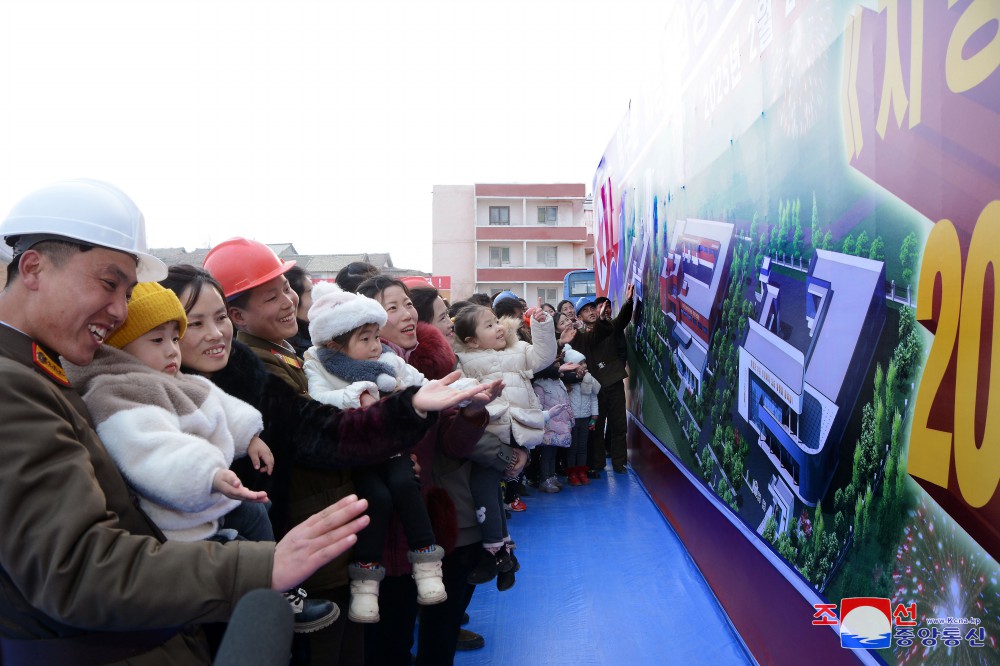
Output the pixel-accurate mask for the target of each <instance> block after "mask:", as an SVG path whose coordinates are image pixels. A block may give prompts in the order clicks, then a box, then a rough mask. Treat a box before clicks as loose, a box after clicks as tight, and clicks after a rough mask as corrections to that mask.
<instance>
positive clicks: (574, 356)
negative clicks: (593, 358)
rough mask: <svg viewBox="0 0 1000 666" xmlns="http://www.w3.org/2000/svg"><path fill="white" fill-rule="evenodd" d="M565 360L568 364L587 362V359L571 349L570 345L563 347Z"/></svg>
mask: <svg viewBox="0 0 1000 666" xmlns="http://www.w3.org/2000/svg"><path fill="white" fill-rule="evenodd" d="M563 360H564V361H566V362H567V363H583V362H584V361H586V360H587V357H586V356H584V355H583V354H581V353H580V352H578V351H577V350H575V349H573V348H572V347H570V346H569V343H566V344H565V345H563Z"/></svg>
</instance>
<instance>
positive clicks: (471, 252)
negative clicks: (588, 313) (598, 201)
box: [432, 183, 594, 305]
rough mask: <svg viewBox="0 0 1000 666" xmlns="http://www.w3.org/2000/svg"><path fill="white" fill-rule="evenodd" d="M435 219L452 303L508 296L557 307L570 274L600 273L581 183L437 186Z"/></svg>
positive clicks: (436, 246)
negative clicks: (478, 296)
mask: <svg viewBox="0 0 1000 666" xmlns="http://www.w3.org/2000/svg"><path fill="white" fill-rule="evenodd" d="M432 217H433V222H432V223H433V231H432V234H433V254H432V272H433V274H434V275H435V276H447V277H450V279H451V295H452V299H453V300H459V299H463V298H468V297H469V296H470V295H471V294H473V293H476V292H485V293H487V294H496V293H499V292H501V291H503V290H505V289H509V290H511V291H513V292H514V293H516V294H518V295H519V296H522V297H524V299H525V300H527V301H529V302H532V303H533V302H534V301H535V300H536V299H537V298H539V297H541V298H542V299H543V300H544V301H545V302H548V303H552V304H553V305H554V304H555V303H557V302H558V301H559V300H560V299H561V298H562V280H563V277H564V276H565V275H566V273H567V272H569V271H571V270H576V269H580V268H593V266H594V260H593V245H594V234H593V231H594V218H593V207H592V205H591V202H590V199H589V198H587V196H586V186H585V185H584V184H582V183H575V184H475V185H435V186H434V195H433V213H432Z"/></svg>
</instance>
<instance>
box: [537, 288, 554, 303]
mask: <svg viewBox="0 0 1000 666" xmlns="http://www.w3.org/2000/svg"><path fill="white" fill-rule="evenodd" d="M558 291H559V290H558V289H541V288H539V289H538V298H540V299H541V300H542V303H550V304H551V303H555V302H556V299H557V298H558Z"/></svg>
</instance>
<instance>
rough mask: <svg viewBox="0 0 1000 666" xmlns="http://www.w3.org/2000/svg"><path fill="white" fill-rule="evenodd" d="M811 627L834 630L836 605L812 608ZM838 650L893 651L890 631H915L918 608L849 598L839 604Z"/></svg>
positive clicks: (874, 598)
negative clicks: (897, 629) (832, 627)
mask: <svg viewBox="0 0 1000 666" xmlns="http://www.w3.org/2000/svg"><path fill="white" fill-rule="evenodd" d="M813 608H814V609H815V610H816V612H815V613H814V614H813V621H812V623H813V624H814V625H821V626H822V625H827V626H836V625H837V623H838V619H837V604H813ZM840 617H841V619H840V620H839V623H840V646H841V647H845V648H850V649H854V650H857V649H862V650H878V649H882V648H888V647H892V628H893V625H895V626H897V627H914V626H916V624H917V604H916V603H915V602H914V603H911V604H910V605H908V606H904V605H903V604H896V608H895V610H893V608H892V602H891V601H890V600H889V599H885V598H882V597H850V598H847V599H841V600H840Z"/></svg>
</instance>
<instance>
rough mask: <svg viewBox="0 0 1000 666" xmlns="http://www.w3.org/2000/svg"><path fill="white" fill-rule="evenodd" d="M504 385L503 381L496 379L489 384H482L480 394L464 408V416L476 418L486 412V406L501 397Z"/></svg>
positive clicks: (472, 398)
mask: <svg viewBox="0 0 1000 666" xmlns="http://www.w3.org/2000/svg"><path fill="white" fill-rule="evenodd" d="M503 387H504V383H503V380H502V379H494V380H493V381H492V382H490V383H489V384H480V385H479V393H477V394H475V395H474V396H472V397H471V398H469V404H468V405H466V406H465V407H463V408H462V414H464V415H465V416H467V417H469V418H474V417H475V416H476V414H479V413H481V412H483V411H485V410H486V405H488V404H490V403H491V402H493V401H494V400H496V399H497V398H499V397H500V393H501V392H502V391H503Z"/></svg>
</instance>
